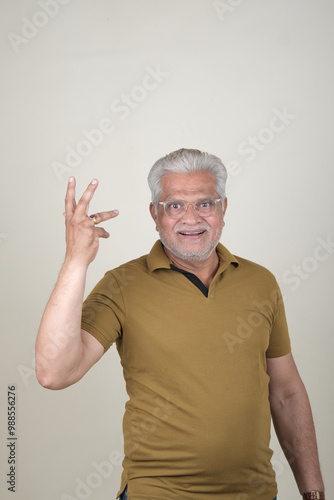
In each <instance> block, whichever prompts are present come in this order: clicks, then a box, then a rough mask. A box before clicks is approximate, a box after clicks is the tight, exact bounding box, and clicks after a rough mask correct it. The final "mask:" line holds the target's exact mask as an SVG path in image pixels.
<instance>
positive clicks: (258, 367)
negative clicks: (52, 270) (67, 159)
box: [36, 149, 325, 500]
mask: <svg viewBox="0 0 334 500" xmlns="http://www.w3.org/2000/svg"><path fill="white" fill-rule="evenodd" d="M225 184H226V170H225V167H224V166H223V164H222V162H221V160H220V159H218V158H217V157H215V156H213V155H209V154H207V153H202V152H200V151H198V150H189V149H188V150H187V149H182V150H179V151H175V152H173V153H170V154H169V155H167V156H165V157H164V158H161V159H160V160H158V161H157V162H156V163H155V164H154V165H153V167H152V169H151V171H150V174H149V185H150V189H151V191H152V202H151V204H150V212H151V215H152V218H153V220H154V222H155V224H156V229H157V231H158V232H159V236H160V239H159V240H158V241H157V242H156V243H155V245H154V246H153V248H152V250H151V251H150V253H149V254H148V255H145V256H143V257H140V258H138V259H136V260H133V261H131V262H128V263H126V264H124V265H122V266H120V267H119V268H117V269H114V270H112V271H108V272H107V273H106V274H105V276H104V277H103V278H102V280H101V281H100V282H99V283H98V284H97V285H96V287H95V288H94V289H93V291H92V292H91V293H90V295H89V296H88V297H87V299H86V300H85V302H84V305H83V306H82V301H83V296H84V286H85V277H86V272H87V268H88V266H89V264H90V263H91V262H92V261H93V259H94V258H95V256H96V254H97V251H98V246H99V238H108V237H109V234H108V233H107V232H106V231H105V229H103V228H102V227H100V226H99V224H100V223H101V222H105V221H107V220H108V219H111V218H113V217H116V216H117V215H118V211H116V210H114V211H110V212H101V213H97V214H94V215H92V216H89V215H88V206H89V202H90V201H91V199H92V196H93V194H94V192H95V190H96V188H97V185H98V183H97V181H96V180H93V181H92V182H91V184H90V185H89V186H88V188H87V189H86V191H85V192H84V194H83V196H82V197H81V198H80V200H79V202H78V204H76V202H75V180H74V178H70V179H69V183H68V187H67V194H66V202H65V205H66V209H65V218H66V242H67V249H66V257H65V261H64V264H63V267H62V269H61V271H60V274H59V278H58V281H57V284H56V286H55V289H54V291H53V293H52V295H51V298H50V300H49V303H48V304H47V307H46V309H45V313H44V315H43V318H42V321H41V326H40V329H39V333H38V337H37V343H36V373H37V378H38V380H39V382H40V383H41V384H42V385H43V386H44V387H47V388H50V389H62V388H64V387H67V386H69V385H71V384H74V383H75V382H77V381H78V380H80V379H81V378H82V377H83V375H84V374H85V373H86V372H87V371H88V370H89V369H90V368H91V366H92V365H93V364H94V363H96V362H97V361H98V360H99V359H100V358H101V357H102V355H103V354H104V353H105V352H106V351H107V350H108V348H109V347H110V346H111V345H112V344H113V343H114V342H116V346H117V349H118V352H119V355H120V359H121V363H122V366H123V371H124V378H125V381H126V388H127V392H128V395H129V400H128V402H127V404H126V411H125V415H124V423H123V428H124V454H125V458H124V461H123V469H124V470H123V475H122V482H121V486H120V490H119V492H118V495H120V498H122V499H126V498H128V499H129V500H140V499H142V500H149V499H151V500H172V499H175V500H176V499H177V500H188V499H189V500H208V499H212V500H213V499H217V500H273V499H274V497H275V495H277V485H276V481H275V473H274V471H273V468H272V466H271V462H270V459H271V456H272V451H271V450H270V448H269V441H270V423H271V416H272V418H273V422H274V425H275V429H276V432H277V435H278V438H279V440H280V443H281V445H282V448H283V450H284V451H285V453H286V455H287V459H288V461H289V463H290V465H291V468H292V470H293V473H294V475H295V478H296V482H297V485H298V488H299V491H300V493H301V495H302V496H303V498H304V499H316V498H317V499H323V498H325V497H324V492H323V491H324V486H323V482H322V479H321V474H320V467H319V461H318V453H317V445H316V438H315V432H314V426H313V421H312V415H311V409H310V405H309V401H308V397H307V394H306V391H305V388H304V385H303V383H302V381H301V379H300V377H299V374H298V371H297V369H296V366H295V363H294V360H293V357H292V354H291V348H290V340H289V334H288V329H287V325H286V319H285V313H284V305H283V301H282V297H281V294H280V290H279V287H278V285H277V282H276V280H275V278H274V277H273V275H272V274H271V273H270V272H269V271H267V270H266V269H265V268H263V267H261V266H259V265H257V264H254V263H252V262H250V261H248V260H245V259H243V258H240V257H235V256H233V255H232V254H231V253H230V252H229V251H228V250H227V249H226V248H225V247H224V246H222V245H221V244H220V243H219V240H220V237H221V233H222V229H223V226H224V216H225V212H226V207H227V199H226V194H225ZM289 500H290V499H289Z"/></svg>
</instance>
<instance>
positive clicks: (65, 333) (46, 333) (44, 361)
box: [36, 260, 87, 388]
mask: <svg viewBox="0 0 334 500" xmlns="http://www.w3.org/2000/svg"><path fill="white" fill-rule="evenodd" d="M86 271H87V268H86V267H85V266H84V265H82V264H77V263H75V262H73V261H66V260H65V262H64V265H63V266H62V268H61V271H60V273H59V277H58V280H57V283H56V286H55V288H54V290H53V292H52V294H51V297H50V299H49V301H48V304H47V306H46V308H45V311H44V314H43V317H42V320H41V324H40V328H39V331H38V335H37V341H36V375H37V378H38V380H39V382H40V383H41V384H42V385H43V386H45V387H50V388H53V386H54V384H55V381H56V383H57V385H60V386H61V385H62V381H65V380H67V379H68V378H69V376H70V374H71V373H72V372H73V371H75V370H76V369H77V367H78V365H79V364H80V361H81V358H82V349H83V344H82V339H81V311H82V301H83V296H84V289H85V280H86Z"/></svg>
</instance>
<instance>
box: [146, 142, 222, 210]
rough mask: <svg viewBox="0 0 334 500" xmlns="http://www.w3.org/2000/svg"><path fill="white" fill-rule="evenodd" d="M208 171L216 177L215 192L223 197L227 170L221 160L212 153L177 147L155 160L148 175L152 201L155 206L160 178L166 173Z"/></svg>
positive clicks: (158, 196)
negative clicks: (177, 148)
mask: <svg viewBox="0 0 334 500" xmlns="http://www.w3.org/2000/svg"><path fill="white" fill-rule="evenodd" d="M195 172H209V173H211V174H213V175H214V176H215V178H216V183H217V193H218V196H219V197H220V198H222V200H223V199H225V197H226V193H225V187H226V180H227V171H226V168H225V166H224V165H223V163H222V161H221V160H220V159H219V158H218V157H217V156H214V155H211V154H209V153H203V152H202V151H199V150H198V149H184V148H182V149H179V150H177V151H172V152H171V153H169V154H168V155H166V156H164V157H162V158H160V159H159V160H157V161H156V162H155V163H154V165H153V167H152V168H151V170H150V173H149V175H148V184H149V187H150V190H151V195H152V203H153V205H155V207H157V204H158V201H159V200H160V197H161V195H162V188H161V179H162V178H163V177H164V176H165V175H168V174H192V173H195Z"/></svg>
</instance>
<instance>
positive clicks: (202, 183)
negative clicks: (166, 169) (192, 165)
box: [161, 172, 218, 200]
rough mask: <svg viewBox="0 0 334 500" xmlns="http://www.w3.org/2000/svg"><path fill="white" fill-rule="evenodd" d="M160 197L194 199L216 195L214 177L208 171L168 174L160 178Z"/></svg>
mask: <svg viewBox="0 0 334 500" xmlns="http://www.w3.org/2000/svg"><path fill="white" fill-rule="evenodd" d="M161 187H162V198H163V199H164V200H166V199H170V198H182V199H185V200H187V199H191V200H193V199H196V198H205V197H207V196H214V197H218V194H217V183H216V178H215V176H214V175H213V174H211V173H209V172H196V173H192V174H174V173H173V174H168V175H165V176H164V177H163V178H162V179H161Z"/></svg>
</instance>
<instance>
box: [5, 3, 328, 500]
mask: <svg viewBox="0 0 334 500" xmlns="http://www.w3.org/2000/svg"><path fill="white" fill-rule="evenodd" d="M0 8H1V13H0V19H1V27H2V29H1V40H0V44H1V60H2V71H1V84H0V85H1V98H2V114H1V115H2V133H1V156H2V159H1V162H2V174H1V221H0V252H1V294H2V295H1V415H0V417H1V422H0V424H1V440H0V448H1V452H0V457H1V493H0V494H1V498H4V499H7V498H8V499H9V498H16V499H17V500H73V499H77V500H79V499H88V498H89V499H91V500H106V499H112V498H115V495H116V492H117V490H118V487H119V479H120V474H121V466H120V463H121V460H122V450H123V444H122V437H121V424H122V416H123V412H124V404H125V401H126V399H127V396H126V392H125V388H124V382H123V378H122V371H121V367H120V363H119V358H118V355H117V352H116V350H115V348H114V347H113V348H111V349H110V350H109V351H108V353H107V354H106V355H105V356H104V357H103V359H102V360H101V361H100V362H99V363H98V364H97V365H96V366H95V367H93V369H92V370H91V371H90V372H89V373H88V374H87V375H86V376H85V377H84V379H82V380H81V381H80V382H79V383H78V384H76V385H75V386H72V387H70V388H68V389H65V390H63V391H49V390H46V389H43V388H42V387H41V386H40V385H39V384H38V383H37V381H36V378H35V375H34V370H33V367H34V344H35V338H36V334H37V330H38V326H39V322H40V318H41V315H42V313H43V310H44V307H45V305H46V302H47V300H48V297H49V295H50V293H51V291H52V289H53V286H54V284H55V281H56V279H57V275H58V271H59V269H60V267H61V264H62V261H63V258H64V250H65V244H64V243H65V242H64V218H63V210H64V208H63V203H64V196H65V189H66V183H67V179H68V177H69V176H70V175H74V176H75V177H76V179H77V188H78V189H77V191H78V193H79V194H81V193H82V192H83V190H84V189H85V187H86V186H87V184H88V183H89V182H90V181H91V179H93V178H97V179H99V182H100V185H99V187H98V190H97V192H96V195H95V197H94V199H93V201H92V203H91V207H90V212H91V213H94V212H95V211H99V210H109V209H114V208H118V209H119V211H120V215H119V217H118V218H117V219H115V220H113V221H109V222H107V223H105V224H104V226H105V228H106V229H107V230H108V231H109V232H110V233H111V237H110V238H109V239H108V240H106V241H101V245H100V251H99V254H98V256H97V258H96V260H95V261H94V263H93V264H92V265H91V267H90V269H89V272H88V277H87V287H86V294H87V293H88V292H89V291H90V290H91V288H92V287H93V286H94V285H95V283H96V282H97V281H98V280H99V279H100V278H101V277H102V276H103V274H104V272H105V271H106V270H108V269H111V268H114V267H116V266H117V265H119V264H121V263H123V262H125V261H127V260H130V259H132V258H135V257H138V256H140V255H143V254H146V253H148V251H149V250H150V248H151V246H152V244H153V243H154V241H155V240H156V239H157V237H158V235H157V233H156V232H155V228H154V224H153V221H152V220H151V218H150V215H149V212H148V204H149V201H150V193H149V189H148V186H147V180H146V179H147V174H148V172H149V169H150V167H151V165H152V164H153V163H154V162H155V160H157V159H158V158H160V157H161V156H164V155H165V154H166V153H168V152H170V151H173V150H176V149H179V148H181V147H188V148H189V147H190V148H198V149H201V150H203V151H208V152H210V153H213V154H215V155H217V156H219V157H221V158H222V160H223V162H224V163H225V164H226V165H227V168H228V172H229V181H228V187H227V194H228V200H229V206H228V211H227V216H226V227H225V229H224V232H223V236H222V243H223V244H224V245H226V246H227V248H228V249H229V250H230V251H231V252H232V253H234V254H235V255H240V256H242V257H245V258H248V259H250V260H253V261H255V262H258V263H260V264H262V265H264V266H265V267H267V268H269V269H270V270H271V271H272V272H273V273H274V274H275V276H276V277H277V280H278V282H279V284H280V286H281V289H282V292H283V295H284V298H285V304H286V312H287V318H288V323H289V329H290V335H291V341H292V346H293V353H294V356H295V359H296V362H297V364H298V367H299V371H300V373H301V376H302V378H303V380H304V383H305V385H306V387H307V390H308V393H309V397H310V400H311V404H312V408H313V414H314V420H315V424H316V429H317V436H318V444H319V449H320V457H321V464H322V470H323V475H324V479H325V482H326V486H327V492H328V495H329V496H330V491H331V490H332V486H333V474H332V465H333V462H334V456H333V431H332V420H333V419H332V415H331V413H332V408H333V391H332V380H333V363H332V352H333V349H334V346H333V335H332V324H333V263H334V231H333V208H334V206H333V181H334V175H333V154H332V151H333V137H332V134H333V128H332V121H333V114H334V100H333V87H334V81H333V74H334V73H333V60H332V48H333V44H334V32H333V20H334V19H333V18H334V16H333V15H334V4H333V2H331V1H330V0H318V1H317V2H314V1H311V0H265V1H260V0H247V1H246V0H244V1H242V0H225V1H212V0H123V1H120V0H118V1H117V0H86V1H80V0H21V1H19V0H11V1H10V2H5V1H4V0H2V1H1V6H0ZM203 348H205V346H203ZM11 385H15V387H16V391H15V392H16V431H15V432H16V437H17V440H16V443H15V460H16V462H15V489H16V493H15V494H13V493H12V492H11V491H8V489H7V488H8V487H9V484H8V483H7V480H8V476H7V473H9V471H10V466H9V464H8V457H9V454H10V447H8V446H7V444H8V442H9V441H8V439H7V438H8V429H7V423H8V418H7V387H8V386H11ZM250 432H252V430H251V429H250ZM271 446H272V448H273V450H274V456H273V464H274V468H275V470H276V472H277V481H278V486H279V498H281V499H282V500H283V499H285V500H293V499H297V498H299V494H298V490H297V488H296V485H295V483H294V479H293V476H292V473H291V471H290V468H289V465H288V463H287V460H286V459H285V458H284V456H283V453H282V452H281V449H280V447H279V445H278V443H277V439H276V437H275V434H274V432H273V433H272V443H271Z"/></svg>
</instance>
